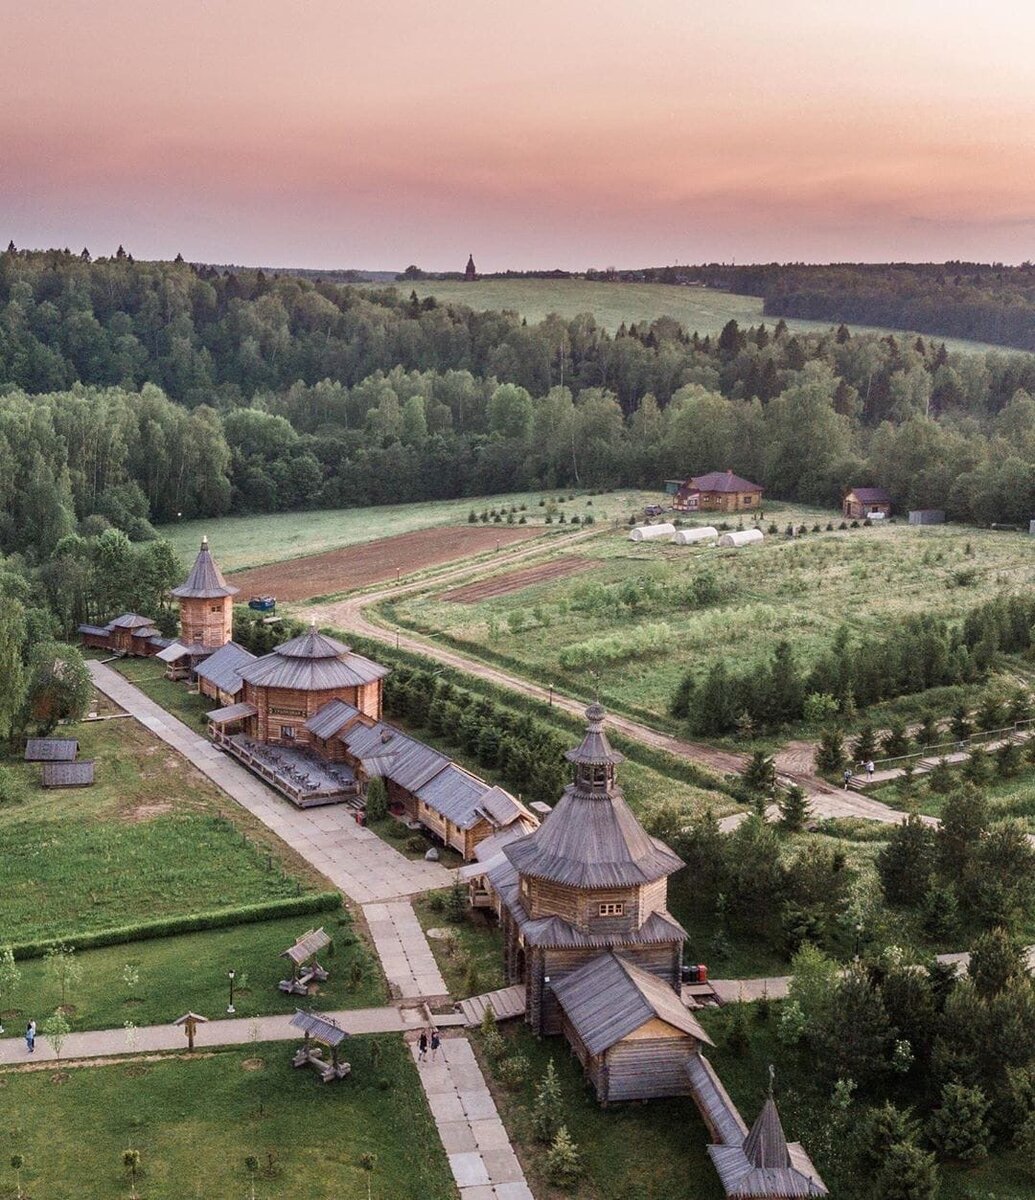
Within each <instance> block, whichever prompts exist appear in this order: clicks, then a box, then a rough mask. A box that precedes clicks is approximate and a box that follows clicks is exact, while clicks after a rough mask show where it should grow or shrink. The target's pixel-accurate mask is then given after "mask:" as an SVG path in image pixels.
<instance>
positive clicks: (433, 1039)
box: [417, 1029, 442, 1063]
mask: <svg viewBox="0 0 1035 1200" xmlns="http://www.w3.org/2000/svg"><path fill="white" fill-rule="evenodd" d="M429 1045H430V1046H431V1061H432V1062H436V1061H437V1060H438V1048H439V1046H441V1045H442V1039H441V1038H440V1037H439V1036H438V1030H437V1029H422V1030H421V1031H420V1037H419V1038H418V1039H417V1061H418V1062H419V1063H422V1062H427V1061H428V1046H429Z"/></svg>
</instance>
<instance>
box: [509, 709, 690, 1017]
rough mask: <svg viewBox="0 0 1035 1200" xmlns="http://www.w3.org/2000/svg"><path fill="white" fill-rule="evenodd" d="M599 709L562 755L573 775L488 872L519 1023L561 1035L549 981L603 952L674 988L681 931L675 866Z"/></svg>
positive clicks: (677, 862) (676, 861) (589, 713)
mask: <svg viewBox="0 0 1035 1200" xmlns="http://www.w3.org/2000/svg"><path fill="white" fill-rule="evenodd" d="M605 715H606V714H605V712H604V709H603V708H602V707H601V706H600V705H599V704H591V705H590V706H589V708H588V709H586V719H587V721H588V726H587V729H586V736H585V737H584V738H583V740H582V744H581V745H580V746H578V747H577V748H576V749H574V750H569V751H568V753H567V755H566V756H565V757H566V758H567V759H568V761H569V762H571V763H573V764H574V767H575V779H574V782H573V783H571V784H569V785H568V787H567V788H565V790H564V794H563V795H562V797H561V799H560V800H559V801H558V803H557V806H556V807H555V808H554V810H553V812H551V813H550V815H549V816H548V817H547V818H546V820H545V821H544V822H543V824H542V825H541V826H540V827H539V828H538V829H537V830H535V832H534V833H531V834H529V835H528V836H527V837H524V838H521V839H519V840H517V841H514V842H511V843H510V844H509V845H508V846H505V847H504V848H503V854H504V856H505V858H506V860H507V862H506V863H505V864H503V865H502V866H500V867H497V868H496V869H495V870H494V871H492V872H490V873H489V878H490V880H491V881H492V884H493V887H494V888H495V889H496V891H497V893H498V894H499V896H500V900H501V920H502V923H503V930H504V955H505V966H506V970H507V974H508V977H509V979H510V982H512V983H517V982H524V984H525V988H526V1010H525V1011H526V1020H527V1021H528V1023H529V1024H530V1025H531V1026H532V1028H533V1029H535V1030H536V1032H537V1033H541V1034H548V1033H559V1032H560V1030H561V1010H560V1006H559V1004H558V1002H557V998H556V996H555V995H554V993H553V989H552V986H551V984H552V983H554V982H556V981H557V980H559V979H561V978H563V977H564V976H565V975H567V974H570V973H571V972H572V971H574V970H576V969H577V968H578V967H580V966H581V965H582V964H584V963H586V962H588V961H589V960H590V959H593V958H596V957H598V956H599V955H600V954H602V953H603V952H604V951H606V950H620V951H621V952H622V954H623V955H624V956H625V958H627V959H628V960H630V961H631V962H633V963H635V964H636V965H637V966H639V967H642V968H644V969H646V970H648V971H650V972H652V973H653V974H655V975H657V976H659V977H660V978H662V979H664V980H666V981H667V982H668V983H669V985H670V986H671V987H673V988H677V989H678V987H679V968H680V959H681V956H682V944H683V942H684V940H685V939H686V936H687V935H686V931H685V930H684V929H683V927H682V926H681V925H680V924H679V922H678V921H676V920H675V918H674V917H673V916H672V915H671V914H670V913H669V912H668V909H667V903H668V877H669V875H671V874H672V873H673V872H674V871H678V870H679V868H680V867H681V866H682V865H683V862H682V860H681V859H680V858H678V857H677V855H675V854H674V853H673V852H672V851H671V850H670V849H669V848H668V846H666V845H665V843H664V842H662V841H659V840H658V839H657V838H654V837H651V836H650V835H649V834H648V833H647V832H646V830H645V829H644V828H643V826H642V825H641V824H640V823H639V821H638V820H637V819H636V817H635V815H634V814H633V812H632V809H630V808H629V805H628V804H627V803H626V801H625V797H624V796H623V794H622V789H621V788H620V787H619V786H618V783H617V781H616V776H615V768H616V767H617V766H618V764H619V763H621V762H622V761H623V759H622V755H621V754H619V753H618V752H617V751H616V750H613V749H612V748H611V745H610V743H609V742H608V740H607V735H606V734H605V733H604V730H603V722H604V717H605Z"/></svg>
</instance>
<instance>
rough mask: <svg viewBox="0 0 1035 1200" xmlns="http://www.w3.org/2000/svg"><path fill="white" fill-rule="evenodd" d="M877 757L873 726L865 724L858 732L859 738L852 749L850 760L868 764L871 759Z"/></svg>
mask: <svg viewBox="0 0 1035 1200" xmlns="http://www.w3.org/2000/svg"><path fill="white" fill-rule="evenodd" d="M876 755H877V738H876V736H875V734H874V732H873V726H872V725H871V724H870V723H869V722H867V723H866V724H865V725H864V726H863V727H862V729H860V730H859V737H858V738H857V739H856V742H855V745H854V746H853V747H852V758H853V759H855V761H856V762H861V763H865V762H869V760H870V759H871V758H875V757H876Z"/></svg>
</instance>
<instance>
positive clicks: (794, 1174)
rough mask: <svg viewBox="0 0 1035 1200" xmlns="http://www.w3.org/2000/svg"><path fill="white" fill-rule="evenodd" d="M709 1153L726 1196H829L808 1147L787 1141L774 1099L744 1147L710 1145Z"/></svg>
mask: <svg viewBox="0 0 1035 1200" xmlns="http://www.w3.org/2000/svg"><path fill="white" fill-rule="evenodd" d="M738 1115H739V1114H738ZM708 1153H709V1155H710V1156H711V1159H712V1162H713V1163H714V1164H715V1169H716V1171H718V1173H719V1178H720V1180H721V1181H722V1185H723V1187H724V1189H725V1191H726V1195H727V1196H734V1197H745V1198H747V1197H765V1198H766V1200H771V1198H773V1197H779V1198H780V1200H785V1198H786V1200H792V1198H795V1197H798V1196H826V1195H827V1194H828V1193H827V1188H826V1184H825V1183H824V1182H823V1180H822V1178H821V1177H820V1174H819V1172H818V1171H817V1170H816V1168H815V1166H814V1165H813V1162H812V1159H811V1158H809V1156H808V1154H807V1153H806V1152H805V1148H804V1147H803V1146H802V1145H801V1143H800V1142H788V1141H787V1138H786V1137H785V1135H784V1132H783V1125H782V1124H781V1122H780V1114H779V1113H778V1112H777V1109H776V1103H775V1101H774V1100H773V1098H772V1096H769V1097H768V1098H767V1099H766V1102H765V1104H764V1105H763V1106H762V1111H761V1112H760V1113H759V1114H758V1116H757V1117H756V1119H755V1123H754V1125H752V1126H751V1130H750V1132H749V1133H748V1135H747V1137H745V1138H744V1140H743V1143H742V1144H740V1145H739V1146H738V1145H737V1144H736V1143H735V1142H734V1143H733V1144H726V1145H723V1146H709V1147H708Z"/></svg>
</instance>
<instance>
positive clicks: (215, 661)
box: [159, 642, 255, 696]
mask: <svg viewBox="0 0 1035 1200" xmlns="http://www.w3.org/2000/svg"><path fill="white" fill-rule="evenodd" d="M159 657H161V655H159ZM253 662H255V655H254V654H252V652H251V651H250V650H245V648H244V647H243V646H239V645H238V644H237V643H236V642H227V643H226V645H225V646H220V647H219V649H218V650H215V651H213V652H212V653H211V654H210V655H209V656H208V658H206V659H205V661H204V662H200V663H198V665H197V666H196V667H195V668H194V674H195V675H197V677H198V678H199V679H204V680H206V682H208V683H210V684H212V686H213V687H215V688H218V689H219V690H220V691H221V692H225V693H226V694H227V695H228V696H236V695H238V694H239V693H240V691H241V689H242V688H243V687H244V680H243V679H242V678H241V668H242V667H244V666H247V664H248V663H253Z"/></svg>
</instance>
